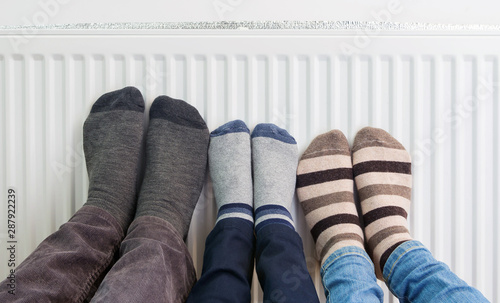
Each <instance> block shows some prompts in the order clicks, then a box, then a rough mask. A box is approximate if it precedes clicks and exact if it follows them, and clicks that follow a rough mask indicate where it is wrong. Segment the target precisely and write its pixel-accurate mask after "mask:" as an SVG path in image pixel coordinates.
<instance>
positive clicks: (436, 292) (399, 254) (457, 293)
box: [384, 241, 488, 303]
mask: <svg viewBox="0 0 500 303" xmlns="http://www.w3.org/2000/svg"><path fill="white" fill-rule="evenodd" d="M384 279H385V280H386V283H387V285H388V286H389V289H390V290H391V291H392V293H393V294H394V295H395V296H396V297H398V298H399V301H400V302H403V303H404V302H415V303H418V302H422V303H424V302H475V303H478V302H488V300H486V298H484V296H483V295H482V294H481V293H480V292H479V291H478V290H476V289H475V288H473V287H471V286H469V285H467V283H465V282H464V281H462V280H461V279H460V278H458V277H457V276H456V275H455V274H454V273H453V272H451V271H450V269H449V268H448V266H446V264H444V263H442V262H439V261H437V260H436V259H434V257H433V256H432V254H431V252H430V251H429V250H427V249H426V248H425V247H424V246H423V245H422V243H420V242H418V241H408V242H405V243H403V244H401V245H400V246H398V248H396V250H394V251H393V252H392V254H391V255H390V256H389V259H388V260H387V262H386V263H385V266H384Z"/></svg>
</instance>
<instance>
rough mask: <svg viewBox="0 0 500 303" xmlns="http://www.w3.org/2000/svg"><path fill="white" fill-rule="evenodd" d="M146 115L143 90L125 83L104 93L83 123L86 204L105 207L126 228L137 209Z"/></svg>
mask: <svg viewBox="0 0 500 303" xmlns="http://www.w3.org/2000/svg"><path fill="white" fill-rule="evenodd" d="M143 117H144V100H143V98H142V95H141V92H140V91H138V90H137V89H136V88H134V87H125V88H123V89H121V90H117V91H114V92H110V93H107V94H104V95H102V96H101V97H100V98H99V99H98V100H97V101H96V102H95V103H94V105H93V106H92V110H91V111H90V114H89V116H88V118H87V120H85V123H84V125H83V148H84V152H85V159H86V161H87V171H88V174H89V195H88V200H87V203H85V205H92V206H96V207H99V208H102V209H104V210H106V211H107V212H109V213H110V214H111V215H113V216H114V217H115V218H116V219H117V220H118V223H119V224H120V226H121V227H122V228H123V229H124V231H125V230H126V229H127V228H128V225H129V224H130V222H131V220H132V219H133V217H134V212H135V206H136V199H137V190H136V181H137V169H138V164H139V157H140V156H139V155H140V150H141V145H142V137H143V135H142V134H143V120H144V119H143Z"/></svg>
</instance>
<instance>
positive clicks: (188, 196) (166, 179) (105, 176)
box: [83, 87, 209, 239]
mask: <svg viewBox="0 0 500 303" xmlns="http://www.w3.org/2000/svg"><path fill="white" fill-rule="evenodd" d="M144 109H145V106H144V99H143V97H142V95H141V93H140V92H139V90H137V89H136V88H133V87H125V88H123V89H121V90H117V91H113V92H110V93H107V94H105V95H103V96H101V97H100V98H99V99H98V100H97V101H96V102H95V104H94V105H93V107H92V110H91V112H90V114H89V116H88V118H87V120H86V121H85V124H84V127H83V137H84V151H85V158H86V161H87V170H88V174H89V195H88V201H87V203H86V205H91V206H96V207H99V208H101V209H104V210H106V211H107V212H109V213H110V214H111V215H113V216H114V217H115V218H116V220H117V222H118V223H119V224H120V226H121V227H122V228H123V230H124V232H126V230H127V228H128V226H129V225H130V223H131V221H132V220H133V219H134V217H136V218H137V217H140V216H156V217H159V218H162V219H164V220H166V221H167V222H169V223H170V224H172V226H173V227H174V228H175V229H176V230H177V231H178V232H179V235H180V236H181V237H182V238H183V239H185V238H186V236H187V233H188V229H189V225H190V222H191V217H192V214H193V211H194V207H195V205H196V202H197V201H198V197H199V195H200V192H201V189H202V187H203V183H204V180H205V172H206V167H207V149H208V144H209V131H208V128H207V126H206V124H205V121H204V120H203V118H202V117H201V116H200V114H199V113H198V111H197V110H196V108H194V107H193V106H191V105H189V104H187V103H186V102H184V101H181V100H176V99H172V98H169V97H167V96H160V97H158V98H156V99H155V100H154V102H153V104H152V105H151V108H150V111H149V117H150V122H149V127H148V131H147V138H146V171H145V175H144V179H143V182H142V185H141V189H140V193H139V195H138V199H137V190H136V188H137V187H136V184H137V181H138V180H137V179H138V178H137V176H138V167H139V162H140V155H141V148H142V143H143V121H144ZM136 201H137V202H136Z"/></svg>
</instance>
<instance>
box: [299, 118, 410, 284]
mask: <svg viewBox="0 0 500 303" xmlns="http://www.w3.org/2000/svg"><path fill="white" fill-rule="evenodd" d="M354 182H355V183H356V187H357V191H358V195H359V200H360V204H361V213H362V219H363V224H361V222H360V218H359V217H358V210H357V207H356V204H355V202H354V192H353V191H354V184H353V183H354ZM411 183H412V181H411V160H410V155H409V154H408V152H407V151H406V150H405V149H404V147H403V146H402V145H401V143H399V142H398V141H397V140H396V139H394V138H393V137H392V136H391V135H389V134H388V133H387V132H385V131H383V130H381V129H377V128H371V127H366V128H363V129H362V130H360V131H359V132H358V133H357V135H356V137H355V139H354V145H353V148H352V154H351V150H350V149H349V143H348V142H347V139H346V137H345V136H344V135H343V134H342V132H340V131H339V130H333V131H330V132H328V133H325V134H322V135H320V136H318V137H316V138H315V139H314V140H313V141H312V142H311V144H310V145H309V147H308V148H307V149H306V151H305V152H304V154H303V155H302V157H301V159H300V161H299V165H298V168H297V195H298V198H299V201H300V204H301V206H302V208H303V209H304V213H305V217H306V222H307V225H308V226H309V228H310V229H311V234H312V236H313V238H314V241H315V243H316V252H317V254H318V256H319V258H320V261H321V265H323V263H324V262H325V261H326V260H327V258H328V256H330V255H331V254H332V253H333V252H335V251H336V250H338V249H341V248H343V247H347V246H357V247H360V248H362V249H364V248H365V247H366V249H367V251H368V254H369V255H370V256H371V258H372V260H373V263H374V265H375V273H376V275H377V277H379V278H380V279H382V271H383V269H384V265H385V263H386V261H387V259H388V257H389V256H390V254H391V253H392V252H393V251H394V250H395V249H396V248H397V247H398V246H399V245H400V244H402V243H404V242H406V241H409V240H411V239H412V238H411V236H410V233H409V231H408V226H407V215H408V211H409V209H410V199H411ZM362 226H363V227H362ZM365 244H366V245H365Z"/></svg>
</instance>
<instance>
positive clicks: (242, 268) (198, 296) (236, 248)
mask: <svg viewBox="0 0 500 303" xmlns="http://www.w3.org/2000/svg"><path fill="white" fill-rule="evenodd" d="M254 250H255V237H254V232H253V224H252V223H251V222H250V221H248V220H243V219H239V218H227V219H223V220H221V221H219V222H217V224H216V225H215V227H214V229H213V230H212V232H211V233H210V234H209V235H208V237H207V240H206V243H205V254H204V256H203V271H202V274H201V277H200V280H198V282H197V283H196V284H195V286H194V287H193V289H192V291H191V294H190V295H189V297H188V300H187V302H196V303H198V302H231V303H238V302H245V303H248V302H250V299H251V293H250V291H251V287H252V273H253V265H254Z"/></svg>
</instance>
